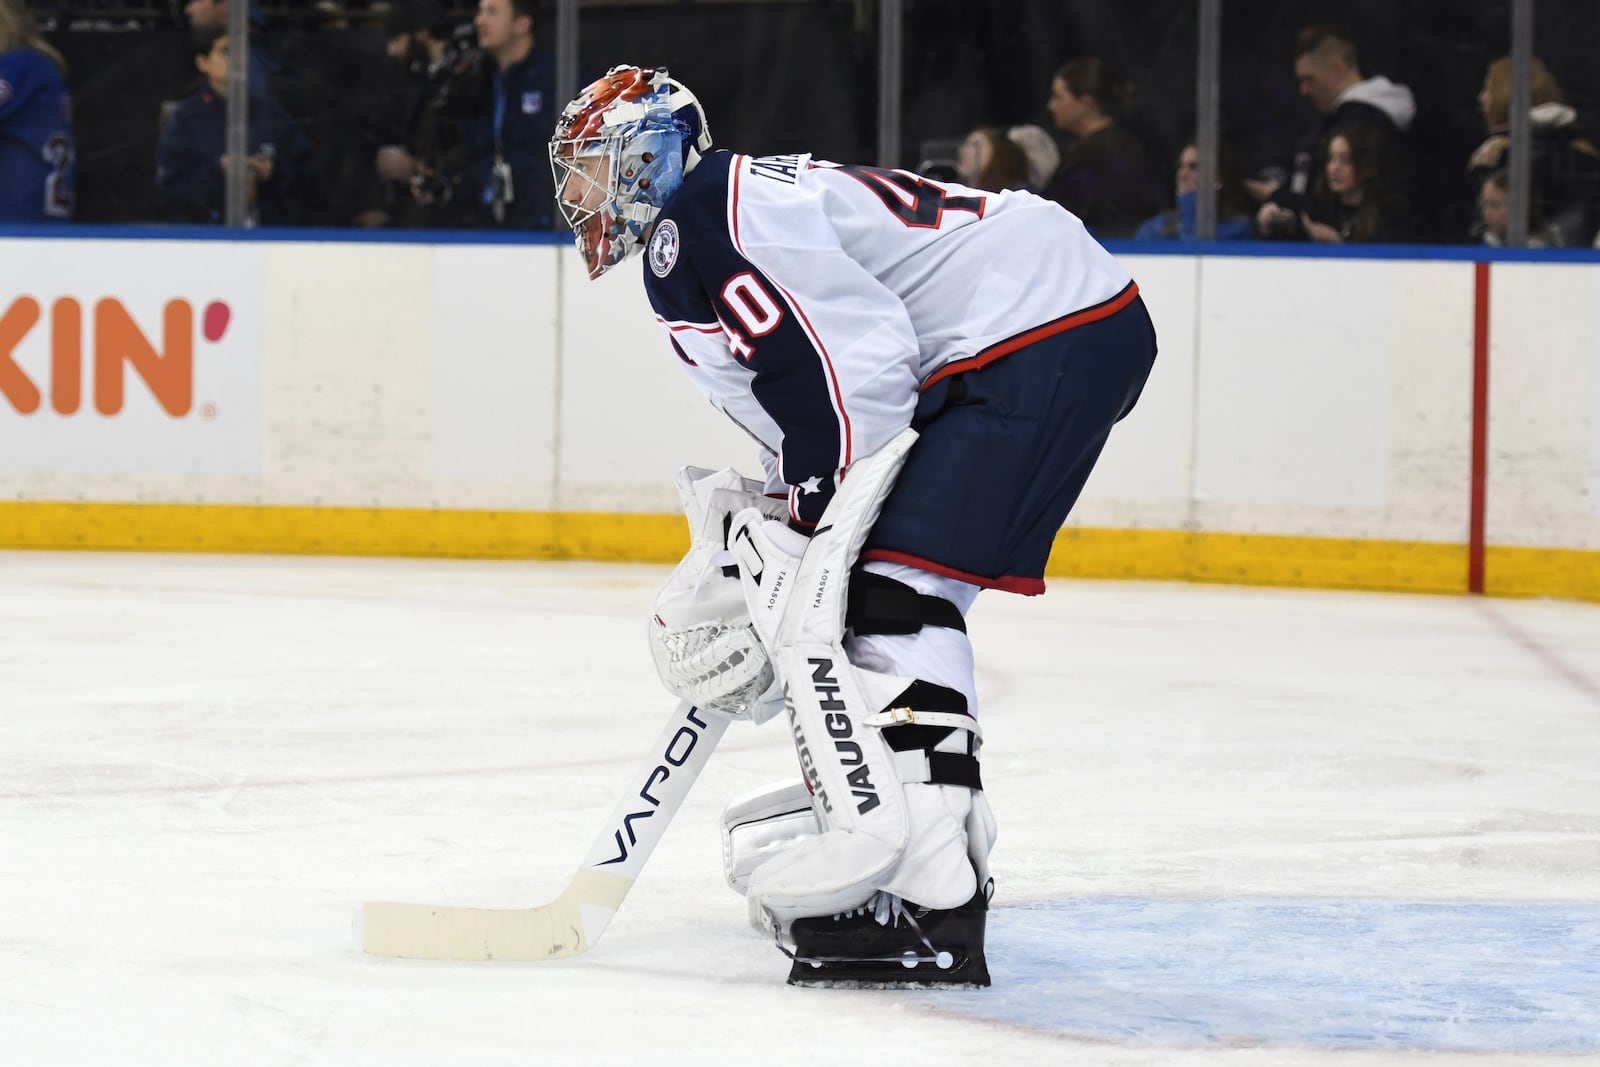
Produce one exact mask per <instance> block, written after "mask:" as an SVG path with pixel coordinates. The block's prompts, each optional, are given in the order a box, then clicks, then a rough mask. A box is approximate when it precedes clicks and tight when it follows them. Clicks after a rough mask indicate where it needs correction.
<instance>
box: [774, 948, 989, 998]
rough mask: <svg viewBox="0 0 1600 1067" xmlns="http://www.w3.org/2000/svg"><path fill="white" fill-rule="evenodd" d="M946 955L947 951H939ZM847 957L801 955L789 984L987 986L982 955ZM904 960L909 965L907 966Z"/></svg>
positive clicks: (834, 986) (816, 986)
mask: <svg viewBox="0 0 1600 1067" xmlns="http://www.w3.org/2000/svg"><path fill="white" fill-rule="evenodd" d="M940 956H949V953H940ZM940 962H941V961H939V960H934V959H926V958H923V959H918V960H914V961H906V962H902V961H900V960H892V959H891V960H850V959H800V958H797V959H796V960H795V961H794V965H793V966H792V967H790V968H789V984H790V985H792V986H802V987H804V988H807V989H987V988H988V987H989V967H988V965H987V963H986V962H985V960H984V959H983V957H981V956H979V957H977V958H976V959H974V958H972V957H970V956H961V957H951V958H950V959H949V962H948V963H947V964H946V965H945V966H943V967H941V966H939V963H940ZM907 963H910V964H911V965H910V966H908V965H907Z"/></svg>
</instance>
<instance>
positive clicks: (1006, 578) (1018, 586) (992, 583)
mask: <svg viewBox="0 0 1600 1067" xmlns="http://www.w3.org/2000/svg"><path fill="white" fill-rule="evenodd" d="M861 558H862V559H877V560H882V561H883V562H885V563H904V564H905V565H906V566H908V567H915V568H917V570H919V571H927V572H928V573H929V574H937V575H939V576H940V577H941V578H954V579H955V580H956V581H958V582H966V583H967V584H969V585H976V586H979V587H981V588H984V589H998V590H1000V591H1001V592H1002V593H1020V594H1022V595H1023V596H1038V595H1039V594H1041V593H1043V592H1044V579H1042V578H1018V577H1016V576H1015V575H1010V574H1008V575H1003V576H1001V577H999V578H985V577H984V576H983V575H981V574H969V573H968V572H966V571H963V570H957V569H956V568H954V567H946V566H945V565H944V564H942V563H935V562H933V561H932V560H931V559H923V558H922V557H921V556H913V555H911V554H910V553H909V552H895V551H892V550H890V549H887V548H869V549H867V550H866V551H865V552H863V553H861Z"/></svg>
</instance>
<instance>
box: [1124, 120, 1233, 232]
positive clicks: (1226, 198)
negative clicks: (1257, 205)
mask: <svg viewBox="0 0 1600 1067" xmlns="http://www.w3.org/2000/svg"><path fill="white" fill-rule="evenodd" d="M1174 186H1175V189H1176V192H1177V198H1178V201H1177V207H1175V208H1174V209H1173V210H1171V211H1163V212H1162V213H1161V214H1159V215H1157V216H1155V217H1154V218H1152V219H1149V220H1147V221H1146V222H1145V224H1144V225H1143V226H1140V227H1139V229H1138V230H1137V231H1136V232H1135V233H1134V235H1133V238H1134V240H1136V241H1173V240H1178V241H1193V240H1194V239H1195V237H1196V230H1197V226H1196V222H1195V214H1196V208H1195V201H1196V200H1197V199H1199V190H1200V149H1199V147H1198V146H1196V145H1195V144H1193V143H1190V144H1186V145H1184V146H1183V150H1182V151H1181V152H1179V153H1178V173H1177V177H1176V179H1175V181H1174ZM1250 216H1251V210H1250V194H1248V193H1247V192H1245V188H1244V184H1243V183H1242V182H1240V181H1239V172H1238V170H1237V169H1236V168H1235V167H1234V165H1233V157H1232V156H1231V155H1229V154H1228V153H1226V152H1224V153H1221V158H1220V159H1218V161H1217V237H1216V239H1217V240H1219V241H1248V240H1249V239H1250V238H1252V237H1254V236H1255V232H1256V227H1255V222H1254V220H1252V219H1251V217H1250Z"/></svg>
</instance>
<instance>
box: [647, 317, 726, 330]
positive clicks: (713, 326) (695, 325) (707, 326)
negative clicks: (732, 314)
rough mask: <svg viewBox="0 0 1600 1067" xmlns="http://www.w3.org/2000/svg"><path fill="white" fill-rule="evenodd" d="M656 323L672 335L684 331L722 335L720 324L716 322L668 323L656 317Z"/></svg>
mask: <svg viewBox="0 0 1600 1067" xmlns="http://www.w3.org/2000/svg"><path fill="white" fill-rule="evenodd" d="M656 321H657V322H659V323H660V324H661V325H663V326H665V327H666V328H667V329H669V330H671V331H672V332H673V333H682V332H683V331H684V330H693V331H694V332H695V333H709V334H717V335H720V334H721V333H722V324H721V323H717V322H706V323H702V322H668V321H667V320H666V319H664V318H662V317H661V316H660V315H657V316H656Z"/></svg>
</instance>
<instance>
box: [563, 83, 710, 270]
mask: <svg viewBox="0 0 1600 1067" xmlns="http://www.w3.org/2000/svg"><path fill="white" fill-rule="evenodd" d="M710 150H711V132H710V130H709V129H708V128H707V127H706V116H705V112H704V111H703V110H702V109H701V107H700V101H698V100H696V99H695V96H694V94H693V93H691V92H690V91H689V90H688V89H686V88H684V87H683V85H681V84H679V83H678V82H675V81H673V80H672V79H671V78H669V77H667V71H666V68H664V67H655V68H651V67H629V66H621V67H612V68H611V69H610V70H608V71H606V73H605V76H604V77H601V78H599V79H597V80H596V81H594V82H593V83H591V84H590V85H589V86H588V88H586V89H584V90H583V92H581V93H579V94H578V97H577V99H575V100H573V101H572V103H570V104H568V105H567V106H566V109H565V110H564V111H562V112H561V117H560V118H559V119H558V120H557V121H556V131H555V136H554V137H552V138H551V139H550V166H551V170H552V171H553V172H554V174H555V187H556V203H557V204H559V205H560V207H561V214H562V216H563V217H564V218H565V219H566V220H567V225H569V226H571V227H572V231H573V233H575V234H576V235H577V238H578V251H580V252H582V253H583V261H584V263H585V265H587V267H588V268H589V277H591V278H598V277H600V275H602V274H604V273H605V272H606V271H608V270H610V269H611V268H612V267H615V266H616V265H617V264H618V263H621V262H622V261H623V260H625V259H627V258H628V257H629V256H631V255H633V254H634V253H635V252H638V251H639V250H640V249H641V248H642V247H643V245H644V239H645V235H646V234H647V233H648V232H649V231H650V226H651V224H652V223H654V222H655V220H656V216H658V215H659V214H661V208H662V207H663V205H665V204H666V202H667V198H668V197H670V196H671V195H672V194H673V193H675V192H677V190H678V187H679V186H680V185H681V184H683V176H684V175H685V174H687V173H688V172H689V171H690V170H692V169H693V168H694V165H695V164H696V163H698V162H699V161H700V156H701V154H702V153H705V152H708V151H710Z"/></svg>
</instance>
